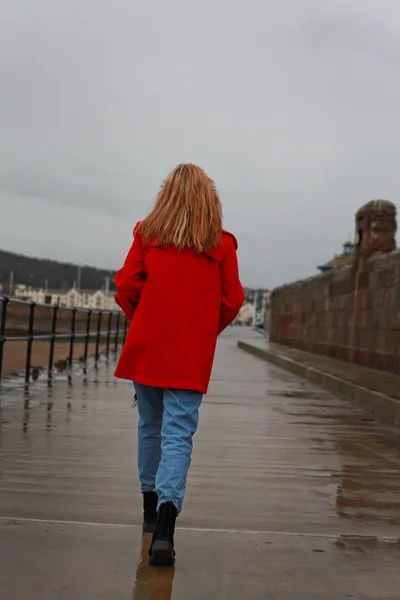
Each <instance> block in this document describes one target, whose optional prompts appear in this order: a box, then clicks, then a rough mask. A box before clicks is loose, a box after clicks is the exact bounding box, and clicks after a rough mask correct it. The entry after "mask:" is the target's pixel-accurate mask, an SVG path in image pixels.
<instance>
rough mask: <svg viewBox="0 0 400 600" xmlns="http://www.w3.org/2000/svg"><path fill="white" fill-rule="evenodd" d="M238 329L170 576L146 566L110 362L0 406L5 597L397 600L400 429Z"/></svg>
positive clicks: (215, 396) (126, 388)
mask: <svg viewBox="0 0 400 600" xmlns="http://www.w3.org/2000/svg"><path fill="white" fill-rule="evenodd" d="M243 333H244V331H243V329H241V330H236V329H234V328H231V329H230V330H229V332H228V334H227V335H226V336H224V337H223V338H222V339H221V341H220V343H219V347H218V353H217V360H216V364H215V369H214V374H213V381H212V384H211V388H210V393H209V395H208V396H207V398H206V399H205V401H204V404H203V406H202V408H201V418H200V428H199V431H198V433H197V434H196V438H195V450H194V454H193V464H192V468H191V472H190V476H189V482H188V494H187V498H186V503H185V507H184V511H183V513H182V515H181V517H180V519H179V522H178V524H179V529H178V531H177V535H176V546H177V548H176V550H177V564H176V567H175V568H174V569H168V568H167V569H157V568H151V567H149V566H148V565H147V562H146V559H145V555H146V552H147V546H148V544H149V537H148V536H144V537H142V534H141V529H140V521H141V498H140V493H139V489H138V485H137V481H136V466H135V463H136V454H137V453H136V436H135V428H136V422H137V412H136V409H134V408H132V390H131V386H130V385H129V384H127V383H124V382H119V381H115V380H114V379H113V377H112V373H113V368H114V364H113V363H109V364H107V363H106V362H104V363H102V364H100V365H99V368H98V370H97V371H94V370H93V371H90V372H89V373H88V375H87V376H86V377H85V379H86V381H83V378H82V377H77V378H74V379H72V381H71V382H70V384H68V383H63V382H59V383H57V384H55V385H54V387H53V388H50V389H48V390H46V389H44V390H43V389H40V388H39V387H36V388H35V387H34V389H33V393H32V394H30V396H29V397H24V396H23V395H22V394H21V393H20V392H18V391H14V392H12V393H8V394H7V395H6V396H2V397H1V405H0V598H1V600H24V599H25V598H29V599H30V600H32V599H36V598H37V599H38V600H39V599H40V600H72V599H73V600H81V599H82V600H83V599H85V600H92V599H93V600H95V599H96V600H103V599H106V598H107V599H110V598H113V599H115V600H119V599H121V600H122V599H124V600H132V599H136V600H145V599H146V600H155V599H157V600H158V599H160V600H164V599H168V600H169V599H172V600H192V599H193V600H194V599H200V598H201V599H203V598H210V599H214V598H215V599H218V600H223V599H232V600H239V599H240V600H242V599H243V600H244V599H250V598H251V599H253V598H254V599H270V600H280V599H282V600H284V599H285V600H287V599H289V598H290V599H292V598H296V600H297V599H299V600H301V599H304V600H317V599H329V600H339V599H342V598H343V599H347V598H356V599H357V600H367V599H368V600H369V599H371V600H372V599H374V600H376V599H382V600H389V599H390V600H395V599H398V598H399V596H400V594H399V589H400V568H399V564H400V541H399V539H400V429H398V428H396V427H394V426H393V427H392V426H390V425H388V424H387V423H386V422H384V421H380V420H378V419H377V418H375V417H373V416H371V415H370V414H369V413H367V412H364V411H363V410H362V409H361V408H358V407H356V406H353V405H351V404H349V403H347V402H345V401H343V400H340V399H338V398H336V397H334V396H332V395H331V394H329V393H327V392H324V391H322V390H320V389H318V388H316V387H315V386H313V385H311V384H309V383H308V382H305V381H304V380H302V379H300V378H297V377H295V376H294V375H291V374H289V373H287V372H286V371H282V370H280V369H278V368H277V367H274V366H272V365H270V364H268V363H266V362H264V361H263V360H261V359H257V358H255V357H253V356H251V355H249V354H246V353H245V352H243V351H241V350H238V349H237V348H236V346H235V342H236V339H235V338H236V337H237V336H239V335H240V337H243ZM248 335H250V336H252V335H256V334H252V333H249V334H248Z"/></svg>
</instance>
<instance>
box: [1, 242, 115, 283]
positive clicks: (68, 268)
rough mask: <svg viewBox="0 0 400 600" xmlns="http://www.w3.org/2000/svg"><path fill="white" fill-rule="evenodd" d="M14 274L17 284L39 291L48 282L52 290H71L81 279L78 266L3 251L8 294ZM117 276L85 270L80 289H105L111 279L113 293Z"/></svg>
mask: <svg viewBox="0 0 400 600" xmlns="http://www.w3.org/2000/svg"><path fill="white" fill-rule="evenodd" d="M11 271H14V284H19V283H22V284H26V285H30V286H32V287H37V288H43V287H44V286H45V285H46V282H47V287H48V288H49V289H51V288H56V289H69V288H71V287H72V286H73V285H74V283H75V282H77V279H78V265H74V264H71V263H63V262H58V261H55V260H48V259H42V258H30V257H29V256H23V255H21V254H14V253H13V252H5V251H4V250H0V283H1V284H3V289H4V291H5V292H8V283H9V279H10V272H11ZM114 275H115V271H108V270H106V269H96V268H95V267H88V266H82V268H81V288H82V289H88V290H96V289H103V288H104V286H105V281H106V279H107V277H108V278H109V279H110V289H114V283H113V282H114Z"/></svg>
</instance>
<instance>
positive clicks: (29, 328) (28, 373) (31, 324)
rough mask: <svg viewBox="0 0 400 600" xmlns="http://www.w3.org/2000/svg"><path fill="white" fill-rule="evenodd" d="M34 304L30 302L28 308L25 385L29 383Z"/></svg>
mask: <svg viewBox="0 0 400 600" xmlns="http://www.w3.org/2000/svg"><path fill="white" fill-rule="evenodd" d="M35 306H36V302H31V303H30V307H29V324H28V342H27V348H26V364H25V383H29V380H30V377H31V358H32V344H33V328H34V322H35Z"/></svg>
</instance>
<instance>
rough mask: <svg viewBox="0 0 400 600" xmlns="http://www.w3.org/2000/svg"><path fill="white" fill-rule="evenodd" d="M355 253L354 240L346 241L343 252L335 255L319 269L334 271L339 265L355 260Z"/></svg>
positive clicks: (324, 271) (322, 271) (323, 271)
mask: <svg viewBox="0 0 400 600" xmlns="http://www.w3.org/2000/svg"><path fill="white" fill-rule="evenodd" d="M353 255H354V244H353V243H352V242H350V241H349V242H345V243H344V244H343V252H342V253H341V254H339V255H336V256H334V257H333V258H332V259H331V260H330V261H329V262H327V263H325V264H323V265H319V266H318V267H317V269H318V270H319V271H321V273H326V272H327V271H332V270H333V269H337V268H338V267H342V266H343V265H347V264H349V263H351V262H352V261H353Z"/></svg>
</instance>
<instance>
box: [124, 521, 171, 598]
mask: <svg viewBox="0 0 400 600" xmlns="http://www.w3.org/2000/svg"><path fill="white" fill-rule="evenodd" d="M150 543H151V535H150V534H146V533H144V534H143V535H142V551H141V555H140V560H139V562H138V566H137V571H136V580H135V586H134V589H133V596H132V600H170V599H171V597H172V585H173V582H174V576H175V567H158V568H156V567H152V566H151V565H149V563H148V560H147V556H148V552H149V548H150Z"/></svg>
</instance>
